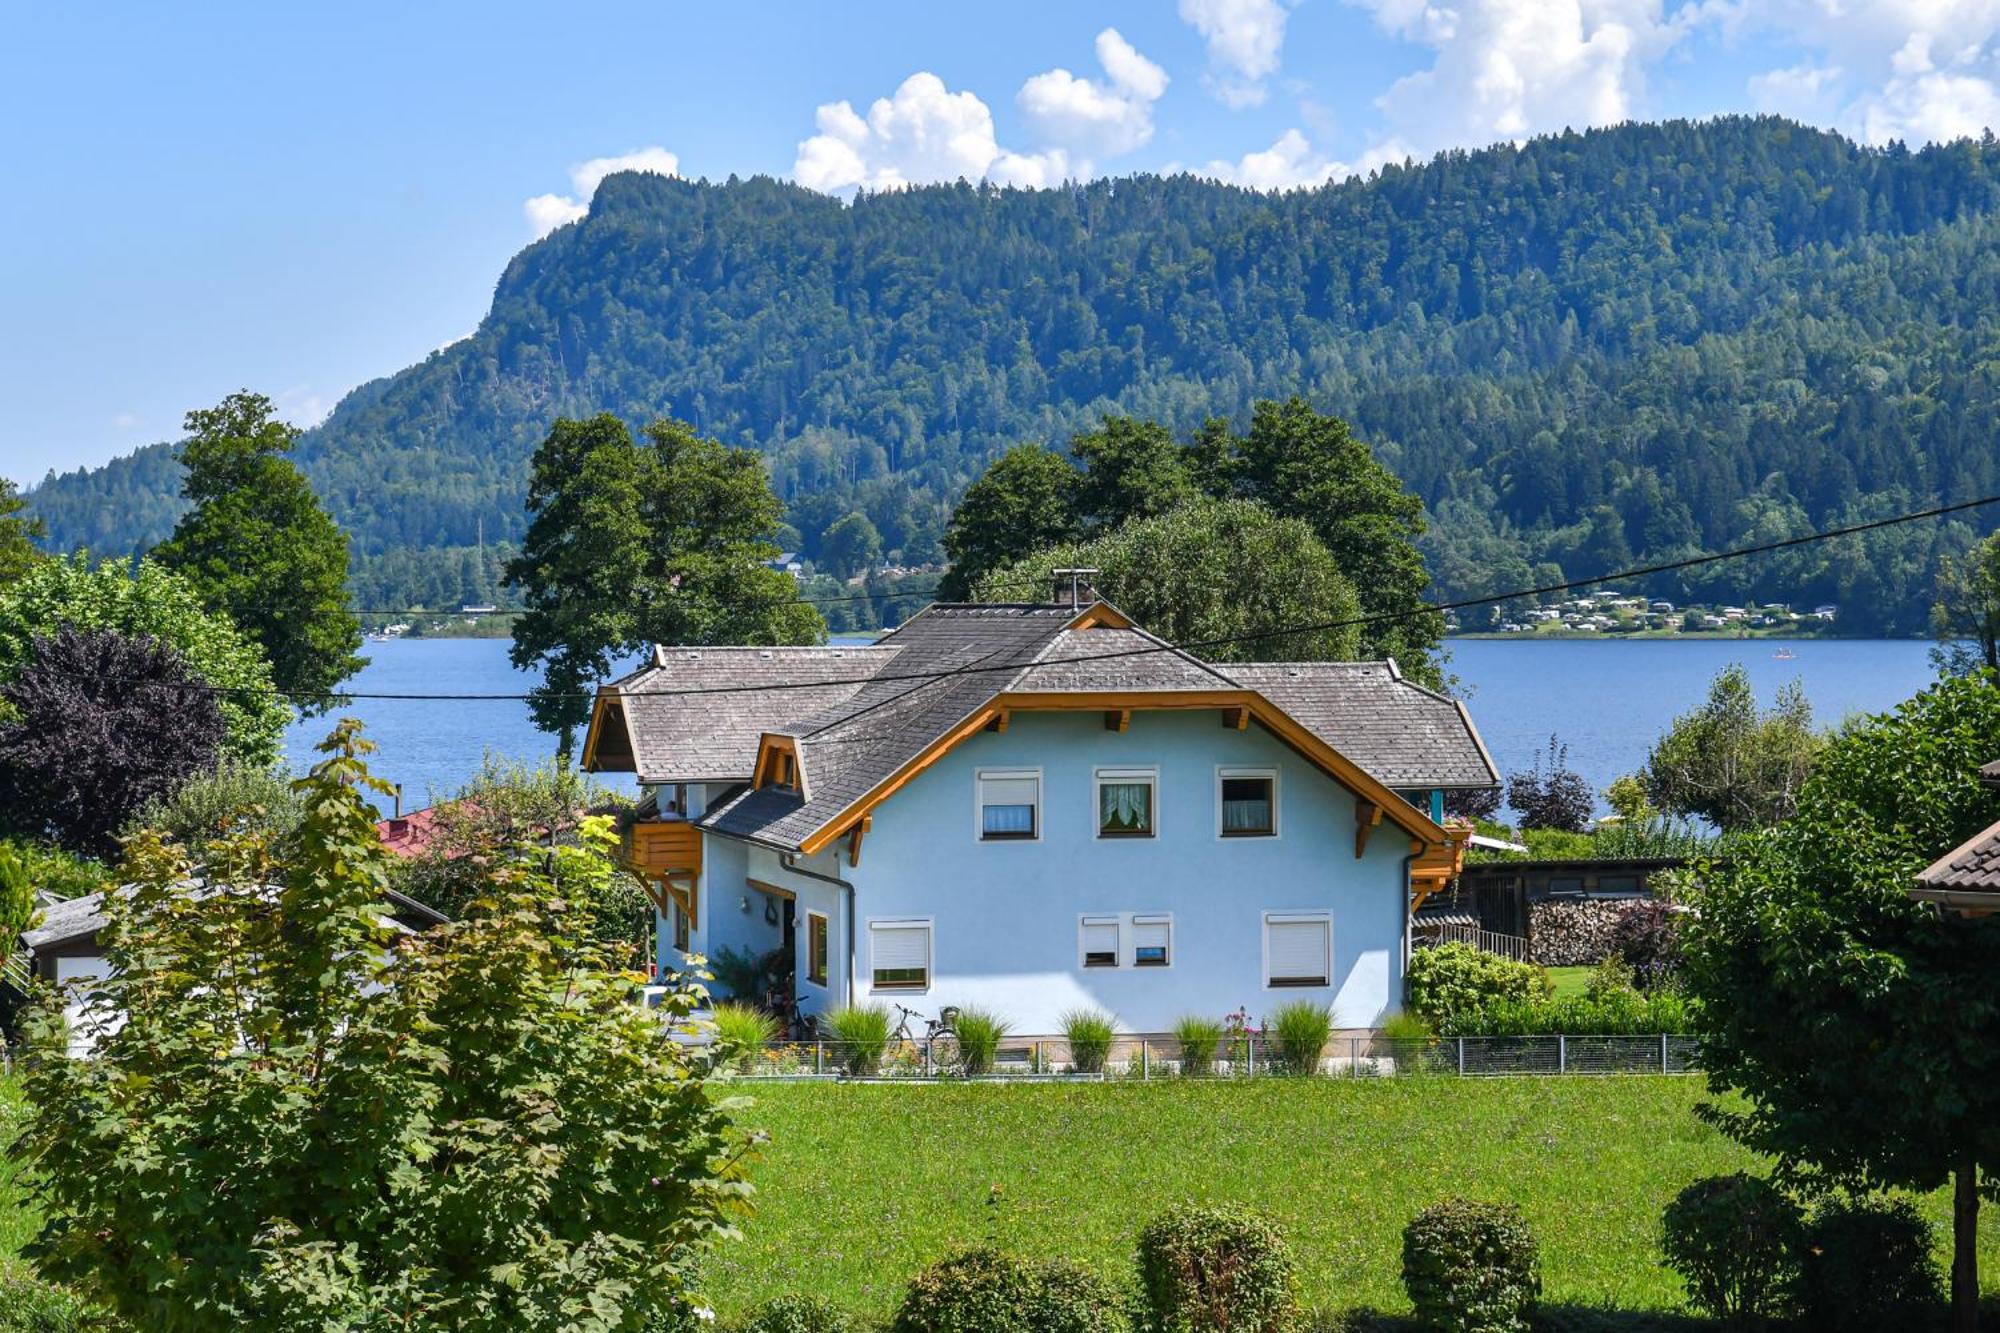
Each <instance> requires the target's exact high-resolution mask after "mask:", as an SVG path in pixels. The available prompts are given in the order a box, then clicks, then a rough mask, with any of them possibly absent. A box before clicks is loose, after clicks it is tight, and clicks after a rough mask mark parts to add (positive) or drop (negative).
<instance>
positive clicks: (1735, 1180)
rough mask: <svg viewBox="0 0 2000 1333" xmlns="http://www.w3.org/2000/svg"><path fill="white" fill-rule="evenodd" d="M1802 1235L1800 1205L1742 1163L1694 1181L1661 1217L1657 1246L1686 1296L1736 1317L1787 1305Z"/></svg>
mask: <svg viewBox="0 0 2000 1333" xmlns="http://www.w3.org/2000/svg"><path fill="white" fill-rule="evenodd" d="M1803 1240H1804V1227H1803V1224H1802V1223H1801V1221H1800V1218H1799V1207H1798V1205H1797V1204H1795V1203H1793V1202H1792V1201H1791V1199H1790V1198H1788V1197H1786V1195H1785V1193H1784V1192H1783V1191H1782V1190H1780V1189H1779V1188H1778V1187H1777V1186H1776V1185H1773V1184H1772V1183H1771V1182H1770V1181H1768V1180H1760V1179H1758V1178H1757V1177H1755V1176H1752V1175H1746V1174H1745V1173H1743V1172H1741V1171H1739V1172H1737V1173H1736V1174H1735V1175H1731V1176H1708V1177H1706V1178H1705V1179H1702V1180H1697V1181H1695V1182H1694V1184H1692V1185H1689V1186H1688V1187H1687V1188H1686V1189H1684V1190H1682V1191H1681V1192H1680V1193H1679V1194H1677V1195H1675V1196H1674V1200H1673V1202H1672V1203H1669V1204H1668V1205H1667V1207H1666V1211H1665V1212H1664V1213H1663V1214H1662V1215H1661V1218H1660V1249H1661V1252H1662V1253H1663V1254H1664V1256H1665V1260H1666V1265H1667V1267H1669V1268H1671V1269H1673V1270H1674V1271H1675V1272H1676V1273H1679V1274H1680V1275H1681V1280H1682V1281H1683V1282H1685V1283H1687V1291H1688V1304H1690V1305H1692V1306H1694V1307H1695V1309H1697V1310H1699V1311H1701V1312H1702V1313H1703V1314H1706V1315H1710V1316H1712V1317H1714V1318H1716V1319H1723V1320H1730V1321H1735V1322H1754V1321H1756V1320H1760V1319H1774V1318H1781V1317H1783V1316H1785V1315H1787V1314H1789V1313H1790V1312H1791V1309H1792V1304H1793V1300H1792V1298H1793V1295H1794V1293H1795V1291H1796V1289H1797V1284H1798V1257H1799V1254H1800V1251H1801V1249H1802V1242H1803Z"/></svg>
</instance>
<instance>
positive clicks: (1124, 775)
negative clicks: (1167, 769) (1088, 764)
mask: <svg viewBox="0 0 2000 1333" xmlns="http://www.w3.org/2000/svg"><path fill="white" fill-rule="evenodd" d="M1159 786H1160V774H1159V770H1158V769H1153V768H1100V769H1098V770H1097V836H1098V837H1100V838H1150V837H1152V836H1153V833H1154V831H1155V830H1154V825H1155V824H1156V822H1157V819H1156V815H1157V811H1156V810H1155V804H1156V802H1155V798H1156V797H1157V796H1158V794H1159Z"/></svg>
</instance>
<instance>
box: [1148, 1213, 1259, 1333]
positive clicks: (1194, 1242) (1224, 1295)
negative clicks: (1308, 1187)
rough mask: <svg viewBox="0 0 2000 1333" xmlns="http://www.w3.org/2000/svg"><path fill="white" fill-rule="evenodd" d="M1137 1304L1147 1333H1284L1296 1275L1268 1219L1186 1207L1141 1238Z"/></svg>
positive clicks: (1160, 1219)
mask: <svg viewBox="0 0 2000 1333" xmlns="http://www.w3.org/2000/svg"><path fill="white" fill-rule="evenodd" d="M1139 1301H1140V1305H1141V1311H1142V1316H1143V1319H1144V1323H1145V1327H1146V1328H1147V1329H1148V1330H1149V1333H1285V1331H1286V1330H1290V1329H1293V1328H1295V1327H1297V1325H1298V1323H1299V1300H1298V1272H1297V1269H1296V1268H1295V1267H1294V1266H1293V1263H1292V1256H1291V1250H1290V1249H1289V1247H1287V1246H1286V1244H1285V1238H1284V1235H1283V1234H1282V1233H1281V1232H1280V1231H1279V1230H1278V1228H1277V1226H1276V1225H1275V1224H1273V1223H1272V1222H1271V1220H1270V1219H1269V1218H1268V1217H1266V1216H1264V1215H1263V1214H1262V1213H1259V1212H1255V1211H1253V1210H1251V1209H1248V1208H1242V1207H1238V1206H1235V1205H1225V1206H1221V1207H1196V1206H1192V1205H1183V1206H1181V1207H1178V1208H1174V1209H1172V1210H1170V1211H1169V1212H1167V1213H1165V1214H1163V1215H1161V1216H1160V1217H1157V1218H1154V1219H1153V1220H1152V1221H1151V1222H1148V1223H1147V1224H1146V1227H1145V1229H1144V1230H1143V1231H1141V1232H1140V1233H1139Z"/></svg>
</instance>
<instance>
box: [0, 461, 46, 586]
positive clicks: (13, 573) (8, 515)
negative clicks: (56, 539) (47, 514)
mask: <svg viewBox="0 0 2000 1333" xmlns="http://www.w3.org/2000/svg"><path fill="white" fill-rule="evenodd" d="M27 508H28V502H27V501H26V500H23V499H22V498H21V492H20V488H19V487H17V486H15V485H14V483H13V482H11V481H9V480H7V478H5V477H0V588H4V587H6V586H7V585H8V584H10V583H12V582H13V581H14V580H15V579H18V578H20V577H21V575H23V574H25V573H27V572H28V566H30V565H32V564H34V563H35V562H36V561H37V560H40V559H42V558H43V557H42V552H41V550H40V549H39V548H38V547H37V546H36V545H35V543H36V542H37V541H38V540H40V539H41V538H43V537H46V536H48V535H49V529H48V525H47V524H46V523H44V522H43V521H42V520H41V519H40V518H38V517H36V516H35V515H34V514H32V513H27V512H25V511H26V510H27Z"/></svg>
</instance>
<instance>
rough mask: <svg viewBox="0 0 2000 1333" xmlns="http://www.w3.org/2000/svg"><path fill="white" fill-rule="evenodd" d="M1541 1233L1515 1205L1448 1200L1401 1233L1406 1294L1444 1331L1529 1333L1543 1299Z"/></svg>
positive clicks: (1428, 1322)
mask: <svg viewBox="0 0 2000 1333" xmlns="http://www.w3.org/2000/svg"><path fill="white" fill-rule="evenodd" d="M1539 1257H1540V1249H1539V1247H1538V1246H1537V1245H1536V1243H1535V1235H1534V1233H1533V1232H1532V1231H1530V1230H1529V1229H1528V1224H1527V1222H1526V1220H1525V1219H1523V1218H1522V1216H1521V1210H1520V1209H1518V1208H1516V1207H1514V1205H1512V1204H1505V1203H1474V1202H1472V1201H1471V1200H1469V1199H1446V1200H1445V1201H1444V1202H1443V1203H1438V1204H1432V1205H1431V1206H1430V1207H1429V1208H1426V1209H1424V1210H1423V1211H1422V1212H1421V1213H1418V1214H1417V1215H1416V1216H1415V1217H1413V1218H1411V1219H1410V1224H1409V1225H1408V1226H1406V1227H1404V1228H1403V1289H1404V1290H1405V1291H1407V1292H1408V1293H1409V1295H1410V1303H1411V1304H1412V1305H1414V1306H1415V1307H1416V1311H1417V1322H1418V1323H1419V1324H1421V1325H1423V1326H1424V1327H1425V1328H1429V1329H1437V1330H1439V1331H1440V1333H1526V1330H1527V1328H1528V1321H1529V1318H1530V1316H1531V1315H1532V1314H1533V1313H1534V1309H1535V1301H1536V1299H1537V1298H1538V1297H1540V1296H1541V1294H1542V1279H1541V1275H1540V1273H1539V1271H1538V1269H1537V1263H1538V1260H1539Z"/></svg>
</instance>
